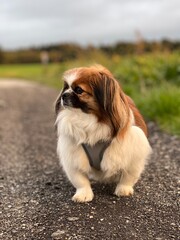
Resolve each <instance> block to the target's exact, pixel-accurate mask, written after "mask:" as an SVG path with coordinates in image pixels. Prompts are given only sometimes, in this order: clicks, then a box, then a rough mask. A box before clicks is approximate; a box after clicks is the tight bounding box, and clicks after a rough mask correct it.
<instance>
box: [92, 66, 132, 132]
mask: <svg viewBox="0 0 180 240" xmlns="http://www.w3.org/2000/svg"><path fill="white" fill-rule="evenodd" d="M95 78H96V79H95V80H94V81H93V82H94V94H95V98H96V100H97V102H98V104H99V106H100V112H101V117H102V121H104V122H106V123H107V124H109V125H110V126H111V130H112V135H113V136H116V135H117V134H118V132H119V131H123V130H124V129H125V128H126V127H127V125H128V122H129V108H128V103H127V100H126V96H125V94H124V93H123V91H122V89H121V87H120V85H119V83H118V82H117V81H116V80H115V79H114V78H113V76H112V75H111V74H109V73H108V72H103V71H102V72H100V73H99V74H98V75H97V76H96V77H95Z"/></svg>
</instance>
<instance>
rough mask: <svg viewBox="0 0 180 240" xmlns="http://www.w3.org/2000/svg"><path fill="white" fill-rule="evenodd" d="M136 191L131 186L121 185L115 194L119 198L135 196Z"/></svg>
mask: <svg viewBox="0 0 180 240" xmlns="http://www.w3.org/2000/svg"><path fill="white" fill-rule="evenodd" d="M133 193H134V189H133V187H131V186H127V185H119V186H117V187H116V190H115V192H114V194H115V195H116V196H118V197H120V196H130V195H133Z"/></svg>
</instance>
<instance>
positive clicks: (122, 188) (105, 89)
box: [55, 65, 151, 202]
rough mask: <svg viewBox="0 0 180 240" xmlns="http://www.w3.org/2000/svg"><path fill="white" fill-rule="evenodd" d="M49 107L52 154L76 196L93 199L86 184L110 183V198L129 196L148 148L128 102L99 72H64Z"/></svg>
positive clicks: (95, 69)
mask: <svg viewBox="0 0 180 240" xmlns="http://www.w3.org/2000/svg"><path fill="white" fill-rule="evenodd" d="M63 80H64V87H63V89H62V91H61V92H60V95H59V96H58V98H57V100H56V104H55V111H56V114H57V118H56V126H57V134H58V143H57V153H58V156H59V159H60V162H61V165H62V167H63V169H64V171H65V173H66V175H67V177H68V179H69V180H70V182H71V183H72V184H73V186H74V187H75V188H76V193H75V194H74V196H73V197H72V200H73V201H75V202H88V201H91V200H92V199H93V196H94V194H93V191H92V189H91V184H90V179H94V180H97V181H101V182H112V181H114V182H116V184H117V185H116V188H115V192H114V193H115V195H117V196H118V197H119V196H129V195H132V194H133V186H134V184H135V183H136V182H137V180H138V179H139V178H140V175H141V173H142V171H143V169H144V166H145V163H146V160H147V158H148V157H149V155H150V153H151V147H150V145H149V142H148V140H147V127H146V124H145V122H144V120H143V117H142V116H141V114H140V112H139V111H138V109H137V108H136V106H135V104H134V102H133V100H132V99H131V98H130V97H129V96H127V95H126V94H125V93H124V92H123V90H122V88H121V86H120V85H119V83H118V81H117V80H116V79H115V78H114V77H113V75H112V74H111V72H109V71H108V70H107V69H106V68H104V67H102V66H99V65H97V66H92V67H82V68H74V69H71V70H69V71H67V72H65V74H64V77H63Z"/></svg>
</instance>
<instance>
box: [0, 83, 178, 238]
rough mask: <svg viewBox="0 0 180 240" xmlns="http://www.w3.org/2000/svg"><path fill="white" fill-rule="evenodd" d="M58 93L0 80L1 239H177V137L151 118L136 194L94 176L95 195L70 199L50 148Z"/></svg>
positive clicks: (70, 189) (53, 141)
mask: <svg viewBox="0 0 180 240" xmlns="http://www.w3.org/2000/svg"><path fill="white" fill-rule="evenodd" d="M57 94H58V91H57V90H54V89H51V88H48V87H44V86H41V85H37V84H32V83H28V82H22V81H18V80H16V81H11V80H10V81H5V80H1V81H0V191H1V195H0V239H2V240H11V239H13V240H24V239H27V240H44V239H45V240H53V239H63V240H64V239H78V240H81V239H87V240H88V239H89V240H90V239H91V240H93V239H100V240H102V239H103V240H106V239H108V240H109V239H110V240H111V239H120V240H126V239H127V240H131V239H132V240H134V239H137V240H141V239H142V240H149V239H152V240H170V239H175V240H177V239H179V238H178V237H179V236H180V235H179V234H178V220H179V213H178V210H179V209H178V191H177V188H178V176H179V162H178V161H179V160H180V139H178V138H177V137H175V136H170V135H168V134H165V133H162V132H160V131H159V130H158V128H157V127H156V126H155V124H153V123H149V132H150V142H151V145H152V147H153V155H152V157H151V159H150V161H149V164H148V166H147V167H146V170H145V172H144V174H143V175H142V178H141V180H140V181H139V182H138V183H137V185H136V187H135V194H134V196H133V197H129V198H128V197H121V198H117V197H116V196H114V195H113V191H114V186H113V185H104V184H99V183H93V186H92V187H93V190H94V193H95V198H94V200H93V201H92V202H90V203H85V204H78V203H74V202H72V201H71V197H72V195H73V193H74V188H73V187H72V185H71V184H70V183H69V182H68V180H67V179H66V177H65V176H64V174H63V173H62V170H61V169H60V167H59V164H58V159H57V156H56V132H55V129H54V110H53V103H54V101H55V99H56V97H57ZM151 107H153V106H151Z"/></svg>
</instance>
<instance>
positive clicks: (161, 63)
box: [0, 52, 180, 135]
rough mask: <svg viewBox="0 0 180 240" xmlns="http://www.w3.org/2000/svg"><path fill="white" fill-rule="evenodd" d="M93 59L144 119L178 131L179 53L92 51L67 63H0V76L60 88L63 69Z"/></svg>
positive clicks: (171, 130) (179, 101)
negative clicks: (107, 54) (126, 95)
mask: <svg viewBox="0 0 180 240" xmlns="http://www.w3.org/2000/svg"><path fill="white" fill-rule="evenodd" d="M94 63H98V64H102V65H104V66H105V67H107V68H108V69H109V70H110V71H112V73H113V74H114V76H115V77H116V79H118V80H119V81H120V83H121V85H122V87H123V89H124V91H125V92H126V93H127V94H129V95H130V96H131V97H132V98H133V99H134V101H135V103H136V104H137V105H138V107H139V108H140V110H141V112H142V113H143V115H144V116H145V118H146V119H147V120H153V121H155V122H157V123H158V124H159V125H160V127H161V128H162V129H163V130H165V131H168V132H170V133H173V134H178V135H180V54H179V53H178V52H176V53H154V54H145V55H140V56H126V57H121V56H118V55H117V56H113V57H112V58H110V57H107V56H105V55H104V54H103V53H101V52H99V53H97V52H95V53H92V54H91V55H88V56H83V57H82V58H81V59H78V60H76V61H72V62H70V61H69V62H66V63H59V64H58V63H56V64H49V65H48V66H42V65H40V64H21V65H0V77H7V78H23V79H28V80H33V81H36V82H39V83H43V84H46V85H49V86H52V87H56V88H58V89H59V88H61V86H62V81H61V76H62V74H63V72H64V71H65V70H67V69H69V68H72V67H79V66H88V65H91V64H94Z"/></svg>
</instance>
